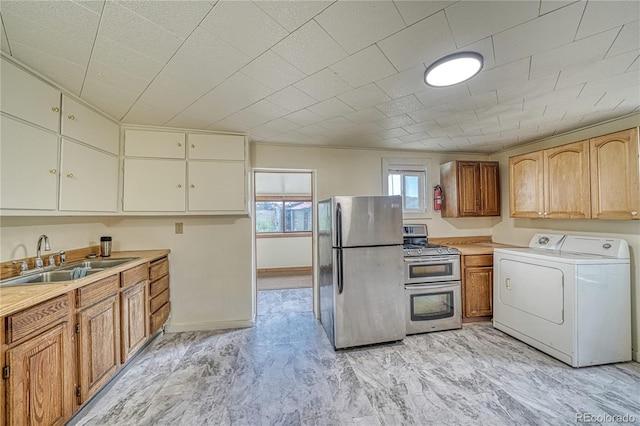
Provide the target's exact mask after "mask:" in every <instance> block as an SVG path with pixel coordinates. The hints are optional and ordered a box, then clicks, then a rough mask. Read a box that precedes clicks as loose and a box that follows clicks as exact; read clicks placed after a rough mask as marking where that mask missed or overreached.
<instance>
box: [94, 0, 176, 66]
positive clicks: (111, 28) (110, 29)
mask: <svg viewBox="0 0 640 426" xmlns="http://www.w3.org/2000/svg"><path fill="white" fill-rule="evenodd" d="M98 37H107V38H109V39H111V40H113V41H116V42H118V43H120V44H124V45H125V46H128V47H130V48H131V49H133V50H136V51H138V52H140V53H142V54H144V55H147V56H150V57H152V58H154V59H155V60H157V61H160V62H163V63H164V62H166V61H168V60H169V59H170V58H171V56H173V54H174V53H175V52H176V50H178V47H180V45H181V44H182V42H183V41H184V39H183V38H180V37H178V36H176V35H174V34H172V33H170V32H169V31H167V30H165V29H164V28H162V27H161V26H159V25H157V24H155V23H153V22H151V21H149V20H147V19H145V18H143V17H142V16H140V15H138V14H136V13H134V12H132V11H131V10H129V9H126V8H124V7H122V6H120V5H118V4H117V3H114V2H106V3H105V6H104V12H103V13H102V20H101V21H100V28H99V31H98Z"/></svg>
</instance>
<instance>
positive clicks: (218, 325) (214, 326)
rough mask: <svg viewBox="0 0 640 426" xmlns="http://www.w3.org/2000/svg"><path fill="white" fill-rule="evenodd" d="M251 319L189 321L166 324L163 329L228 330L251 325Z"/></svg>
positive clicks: (170, 330)
mask: <svg viewBox="0 0 640 426" xmlns="http://www.w3.org/2000/svg"><path fill="white" fill-rule="evenodd" d="M253 324H254V322H253V321H252V320H242V321H212V322H191V323H183V324H167V325H165V331H166V332H167V333H178V332H181V331H212V330H228V329H235V328H249V327H253Z"/></svg>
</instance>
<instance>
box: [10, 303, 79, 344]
mask: <svg viewBox="0 0 640 426" xmlns="http://www.w3.org/2000/svg"><path fill="white" fill-rule="evenodd" d="M68 315H69V297H68V296H67V295H66V294H64V295H62V296H59V297H56V298H55V299H51V300H47V301H46V302H42V303H40V304H39V305H36V306H33V307H31V308H28V309H25V310H24V311H21V312H18V313H17V314H14V315H11V316H10V317H7V343H13V342H15V341H18V340H20V339H22V338H23V337H26V336H28V335H30V334H32V333H35V332H36V331H39V330H42V329H44V328H46V327H49V326H51V325H53V324H54V323H55V322H56V321H58V320H60V319H62V318H65V317H66V316H68Z"/></svg>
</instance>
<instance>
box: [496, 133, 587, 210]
mask: <svg viewBox="0 0 640 426" xmlns="http://www.w3.org/2000/svg"><path fill="white" fill-rule="evenodd" d="M589 186H590V183H589V142H588V141H582V142H576V143H572V144H568V145H562V146H558V147H555V148H551V149H545V150H542V151H535V152H531V153H527V154H523V155H518V156H515V157H511V158H509V195H510V197H509V211H510V216H511V217H531V218H533V217H540V218H589V217H591V208H590V197H589V192H590V189H589Z"/></svg>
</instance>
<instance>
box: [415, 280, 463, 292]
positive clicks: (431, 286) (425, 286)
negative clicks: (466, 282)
mask: <svg viewBox="0 0 640 426" xmlns="http://www.w3.org/2000/svg"><path fill="white" fill-rule="evenodd" d="M458 284H460V281H451V282H447V283H444V284H405V286H404V288H405V290H424V289H438V288H446V287H451V286H452V285H458Z"/></svg>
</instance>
